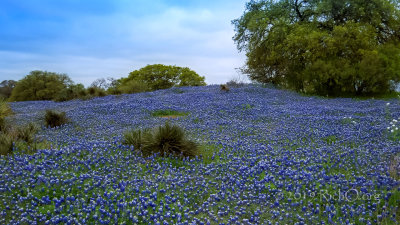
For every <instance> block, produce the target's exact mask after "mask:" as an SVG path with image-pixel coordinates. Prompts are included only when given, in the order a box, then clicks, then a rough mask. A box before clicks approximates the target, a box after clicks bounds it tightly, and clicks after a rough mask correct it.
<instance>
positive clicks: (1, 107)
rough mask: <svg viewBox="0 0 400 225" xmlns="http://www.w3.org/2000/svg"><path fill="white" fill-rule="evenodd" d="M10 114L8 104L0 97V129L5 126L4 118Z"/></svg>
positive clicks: (3, 128) (2, 129)
mask: <svg viewBox="0 0 400 225" xmlns="http://www.w3.org/2000/svg"><path fill="white" fill-rule="evenodd" d="M11 114H12V110H11V107H10V105H9V104H8V102H7V101H6V100H5V99H2V98H0V131H4V130H5V127H6V123H5V118H6V117H7V116H9V115H11Z"/></svg>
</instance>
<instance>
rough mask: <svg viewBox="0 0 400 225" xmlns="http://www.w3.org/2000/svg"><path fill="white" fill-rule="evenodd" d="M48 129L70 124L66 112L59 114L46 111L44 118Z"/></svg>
mask: <svg viewBox="0 0 400 225" xmlns="http://www.w3.org/2000/svg"><path fill="white" fill-rule="evenodd" d="M44 120H45V123H46V127H51V128H54V127H59V126H61V125H63V124H66V123H68V118H67V115H66V113H65V112H57V111H54V110H46V114H45V117H44Z"/></svg>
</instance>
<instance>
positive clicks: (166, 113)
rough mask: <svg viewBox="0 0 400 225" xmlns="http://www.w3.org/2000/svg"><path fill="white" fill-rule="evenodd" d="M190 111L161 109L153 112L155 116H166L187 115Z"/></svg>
mask: <svg viewBox="0 0 400 225" xmlns="http://www.w3.org/2000/svg"><path fill="white" fill-rule="evenodd" d="M187 114H188V113H186V112H180V111H176V110H172V109H160V110H156V111H153V112H152V113H151V115H152V116H154V117H164V116H186V115H187Z"/></svg>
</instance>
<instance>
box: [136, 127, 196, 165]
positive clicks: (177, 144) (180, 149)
mask: <svg viewBox="0 0 400 225" xmlns="http://www.w3.org/2000/svg"><path fill="white" fill-rule="evenodd" d="M142 152H143V154H144V155H151V154H153V153H160V155H161V156H169V155H175V156H184V157H193V156H195V155H197V154H198V146H197V144H196V143H195V142H193V141H190V140H188V139H186V137H185V132H184V130H183V129H182V128H181V127H179V126H177V125H170V124H169V123H168V122H167V123H165V125H164V126H160V127H158V128H156V129H154V130H153V132H152V133H151V135H145V136H144V137H143V146H142Z"/></svg>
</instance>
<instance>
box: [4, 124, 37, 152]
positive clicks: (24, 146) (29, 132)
mask: <svg viewBox="0 0 400 225" xmlns="http://www.w3.org/2000/svg"><path fill="white" fill-rule="evenodd" d="M38 130H39V128H38V127H37V125H36V124H34V123H28V124H27V125H24V126H15V125H13V124H7V125H6V126H5V129H3V130H1V131H0V155H9V154H12V153H13V150H14V149H17V148H19V150H22V151H25V152H28V151H27V150H28V149H30V148H32V147H33V146H36V145H37V143H36V141H35V134H36V133H37V132H38Z"/></svg>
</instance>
